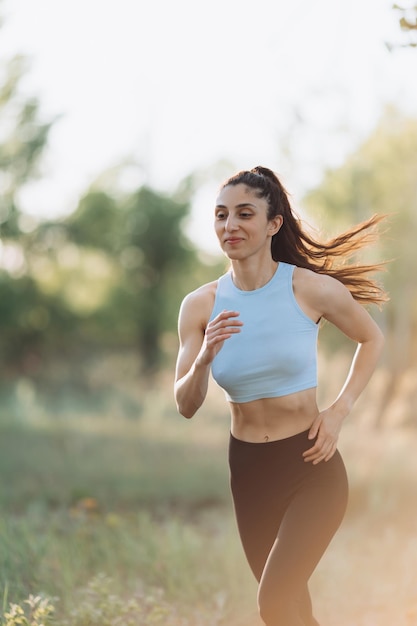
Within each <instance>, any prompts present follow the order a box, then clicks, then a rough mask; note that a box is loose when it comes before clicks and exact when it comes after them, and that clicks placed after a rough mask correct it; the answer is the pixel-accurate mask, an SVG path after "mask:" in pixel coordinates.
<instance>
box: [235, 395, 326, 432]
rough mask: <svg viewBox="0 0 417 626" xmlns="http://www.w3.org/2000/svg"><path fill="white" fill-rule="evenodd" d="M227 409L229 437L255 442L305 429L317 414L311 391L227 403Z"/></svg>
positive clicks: (314, 397) (314, 398)
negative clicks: (228, 409) (228, 406)
mask: <svg viewBox="0 0 417 626" xmlns="http://www.w3.org/2000/svg"><path fill="white" fill-rule="evenodd" d="M230 408H231V420H232V423H231V432H232V435H233V436H234V437H236V439H240V440H242V441H249V442H255V443H257V442H262V441H264V442H267V441H274V440H277V439H284V438H286V437H291V436H292V435H295V434H297V433H300V432H303V431H304V430H308V429H309V428H310V426H311V424H312V423H313V421H314V419H315V418H316V417H317V415H318V412H319V410H318V407H317V402H316V393H315V389H307V390H305V391H300V392H297V393H294V394H291V395H288V396H281V397H277V398H262V399H260V400H253V401H252V402H245V403H240V404H239V403H234V402H231V403H230Z"/></svg>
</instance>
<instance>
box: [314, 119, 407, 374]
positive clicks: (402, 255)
mask: <svg viewBox="0 0 417 626" xmlns="http://www.w3.org/2000/svg"><path fill="white" fill-rule="evenodd" d="M416 172H417V120H416V119H413V118H411V119H410V118H406V117H404V116H402V115H401V114H399V113H398V112H396V111H395V110H393V109H388V110H387V111H386V114H385V116H384V118H383V119H382V120H381V122H380V124H379V125H378V127H377V128H376V129H375V131H374V133H373V134H372V135H371V136H370V137H369V138H368V139H367V140H366V141H365V142H364V143H363V144H362V145H361V146H360V147H359V149H358V150H357V151H356V152H355V153H354V154H352V155H351V157H350V158H349V159H348V160H347V161H346V163H345V164H344V165H343V166H341V167H340V168H338V169H336V170H331V171H329V172H327V174H326V176H325V177H324V180H323V182H322V184H321V185H320V186H319V187H318V188H317V189H315V190H313V191H312V192H311V193H309V194H308V195H307V197H306V198H305V204H306V206H307V208H308V210H309V212H310V214H311V215H314V218H315V221H316V222H318V224H319V225H320V227H321V228H322V229H323V230H327V231H330V233H331V234H332V235H334V234H337V233H339V232H340V231H342V230H344V229H345V228H347V227H348V226H350V225H352V224H353V223H357V222H360V221H362V220H364V219H367V218H368V217H370V216H371V215H372V214H374V213H379V214H383V215H384V214H385V215H387V220H386V232H383V233H382V236H381V238H380V242H379V244H378V246H377V247H376V248H375V249H374V250H372V251H364V256H363V257H362V259H363V258H365V259H366V260H368V259H370V260H371V262H374V261H381V260H384V261H389V263H388V265H387V272H385V273H384V274H383V275H382V279H383V281H384V285H385V287H386V289H387V291H388V292H389V294H390V297H391V301H390V303H389V304H388V305H387V306H386V307H385V308H384V316H385V317H383V318H381V322H382V323H383V325H384V327H385V330H386V332H387V335H389V337H392V339H393V341H392V343H391V341H390V342H389V350H390V351H391V354H390V359H389V367H396V368H397V367H398V368H403V367H405V366H406V365H407V363H408V362H410V360H411V358H412V354H413V350H415V348H416V347H415V346H413V337H416V336H417V332H416V331H417V318H416V308H417V301H416V294H417V279H416V276H415V273H414V272H412V271H410V268H412V267H415V266H416V265H417V247H416V245H415V241H416V236H417V195H416ZM369 255H372V256H369Z"/></svg>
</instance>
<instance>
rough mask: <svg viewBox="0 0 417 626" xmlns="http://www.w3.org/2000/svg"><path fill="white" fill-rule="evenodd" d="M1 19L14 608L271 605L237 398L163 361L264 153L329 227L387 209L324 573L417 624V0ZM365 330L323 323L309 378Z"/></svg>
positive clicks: (0, 176)
mask: <svg viewBox="0 0 417 626" xmlns="http://www.w3.org/2000/svg"><path fill="white" fill-rule="evenodd" d="M0 20H1V25H0V55H1V57H0V328H1V333H0V372H1V377H0V469H1V475H2V477H3V481H2V482H3V484H2V487H1V489H0V494H1V495H0V508H1V513H0V548H1V550H0V554H1V556H0V586H1V589H0V595H1V596H2V598H3V614H2V615H3V618H2V619H3V623H4V624H7V626H11V625H12V624H14V623H16V624H17V623H18V622H14V621H12V620H13V619H15V618H14V617H13V615H11V616H10V614H9V617H7V611H8V610H9V609H8V607H9V603H10V602H14V603H23V602H24V598H25V597H27V596H28V594H30V593H33V594H41V595H40V596H39V598H43V595H42V594H45V595H46V597H49V598H51V597H56V600H54V603H55V605H56V606H55V614H57V615H58V616H59V622H58V623H61V624H77V625H82V624H85V625H86V626H87V625H91V624H104V621H103V619H104V618H103V615H101V616H100V615H99V617H97V615H98V613H97V611H98V608H97V607H98V606H99V605H100V606H101V605H103V606H105V607H106V608H105V613H106V615H107V616H108V620H109V621H108V622H106V623H108V624H112V625H114V626H116V624H119V623H126V624H127V623H131V624H136V625H139V624H140V625H144V624H148V623H149V624H151V623H158V620H159V623H161V624H168V625H169V624H176V625H179V624H184V625H190V626H198V625H199V624H200V625H201V626H215V625H216V624H223V623H228V624H242V625H244V626H247V625H248V624H249V623H250V624H251V625H253V624H255V623H257V622H256V618H255V617H254V614H255V611H254V607H255V606H256V601H255V598H256V590H255V589H254V587H253V581H252V580H251V578H250V576H249V574H247V575H246V573H245V572H246V565H245V564H244V562H243V557H242V555H241V551H240V547H239V545H238V543H237V538H236V531H235V528H234V522H233V515H232V511H231V509H230V501H229V493H228V484H227V483H228V478H227V467H226V452H227V451H226V447H227V434H228V416H227V407H226V406H225V402H224V400H223V396H222V393H221V392H220V391H219V389H218V388H217V387H215V386H214V385H211V387H210V391H209V397H208V400H207V403H206V405H205V406H204V408H203V409H202V410H201V411H200V414H199V416H197V417H196V418H195V419H194V420H193V421H192V422H187V421H185V420H183V419H182V418H180V417H179V416H178V415H177V414H176V411H175V405H174V401H173V395H172V384H173V369H174V363H175V357H176V350H177V334H176V323H177V316H178V309H179V306H180V303H181V300H182V298H183V297H184V296H185V295H186V293H188V292H189V291H191V290H192V289H194V288H196V287H197V286H199V285H200V284H202V283H203V282H206V281H209V280H213V279H214V278H216V277H217V276H218V275H220V274H221V273H223V272H224V271H225V268H226V264H225V259H224V258H223V257H222V256H221V255H220V253H219V250H218V248H217V246H216V242H215V239H214V235H213V233H212V215H213V205H214V200H215V197H216V192H217V189H218V187H219V185H220V184H221V182H222V180H223V179H224V178H226V177H228V176H230V175H231V174H233V173H234V172H235V171H237V170H239V169H250V168H252V167H254V166H255V165H264V166H266V167H269V168H271V169H273V170H274V171H276V172H277V173H278V175H279V176H280V177H281V179H282V181H283V183H284V185H285V186H286V188H287V189H288V191H289V192H290V194H291V196H292V200H293V206H294V208H295V209H296V211H297V212H298V213H299V214H300V215H301V216H302V218H303V219H305V220H306V222H308V223H309V224H312V225H313V226H314V227H315V228H317V229H318V231H319V232H320V233H321V236H322V237H323V238H324V239H326V238H329V237H331V236H333V235H335V234H337V233H338V232H340V231H342V230H343V229H346V228H348V227H349V226H350V225H352V224H354V223H357V222H359V221H362V220H365V219H367V218H369V217H370V216H371V215H372V214H374V213H382V214H385V215H386V216H387V218H386V221H385V223H384V227H383V231H384V232H383V233H382V234H381V238H380V240H379V242H378V243H377V244H376V245H375V246H373V247H372V249H369V250H367V251H364V254H363V255H362V257H361V260H367V261H372V262H374V261H377V262H378V261H383V260H387V261H389V263H388V264H387V266H386V271H385V272H383V273H382V274H381V282H382V283H383V285H384V287H385V288H386V289H387V291H388V292H389V295H390V301H389V302H388V303H387V304H386V305H385V306H384V307H383V308H382V309H380V310H379V309H378V308H376V307H374V308H371V313H372V314H373V315H374V316H375V318H376V319H377V321H378V323H379V324H380V325H381V327H382V328H383V330H384V332H385V335H386V339H387V341H386V349H385V353H384V356H383V359H382V360H381V363H380V366H379V368H378V371H377V372H376V374H375V376H374V378H373V380H372V382H371V384H370V385H369V388H368V389H367V390H366V392H365V393H364V395H363V397H362V398H361V399H360V401H359V402H358V404H357V406H356V408H355V410H354V412H353V415H352V417H351V419H350V421H349V424H347V426H346V430H345V432H344V433H343V435H342V441H341V448H343V450H344V453H345V457H346V459H347V465H348V470H349V471H350V476H351V487H352V496H351V504H350V509H349V511H348V519H347V523H346V526H345V530H343V531H341V538H340V539H339V540H335V541H336V543H335V547H334V548H333V549H332V551H331V552H330V555H329V556H326V558H325V560H324V564H323V565H321V569H320V570H319V572H318V574H317V576H316V578H315V582H314V584H315V585H316V587H317V590H318V591H319V592H320V594H319V595H320V597H321V604H319V606H318V612H319V617H321V618H322V619H323V621H324V622H325V620H326V619H328V620H329V623H337V624H338V625H339V626H348V625H349V626H351V625H352V624H355V626H357V625H360V624H363V625H368V626H371V625H374V624H380V625H384V624H390V626H392V624H393V623H395V624H396V625H397V626H401V624H405V625H409V624H417V598H416V597H415V591H414V588H413V584H412V572H413V561H414V562H415V559H416V558H417V544H416V542H415V538H414V537H415V531H416V530H417V511H416V505H415V491H414V490H415V473H414V472H415V470H416V467H415V465H416V462H415V443H416V440H417V437H416V432H417V430H416V424H417V422H416V413H415V406H416V401H417V363H416V351H417V341H416V340H417V335H416V324H417V299H416V290H417V276H416V272H415V268H416V267H417V246H416V241H417V85H416V80H415V76H416V67H417V50H416V46H417V7H416V6H415V4H414V3H413V2H411V3H410V2H404V3H403V4H401V6H398V5H394V6H393V5H392V2H385V0H337V1H334V0H332V1H331V0H318V1H317V2H314V3H311V2H307V0H296V1H294V2H291V3H290V2H284V1H281V0H278V1H275V2H273V1H272V0H258V2H257V3H256V4H254V3H250V2H247V1H246V0H242V1H240V2H237V0H222V2H220V0H212V2H211V3H210V4H209V5H207V4H205V5H200V4H199V3H196V2H191V1H190V0H178V1H177V2H176V3H171V2H168V1H167V0H156V1H155V2H153V3H145V2H142V1H138V2H130V1H129V0H119V1H118V2H114V0H104V1H103V0H101V2H99V1H98V0H72V2H71V3H69V2H59V3H57V2H54V1H53V0H39V1H38V2H36V3H34V2H33V1H32V0H1V2H0ZM352 350H353V346H351V345H350V343H349V342H348V341H347V340H345V339H344V338H343V337H340V336H339V335H338V334H337V333H335V332H334V331H332V329H331V327H330V326H328V325H325V326H324V328H323V330H322V334H321V340H320V402H321V403H323V404H325V403H326V402H327V401H330V400H331V398H333V397H334V394H335V393H337V392H338V389H339V388H340V385H341V384H342V382H343V380H344V377H345V376H346V371H347V368H348V366H349V359H350V358H351V357H352ZM337 541H338V543H337ZM209 542H210V543H209ZM207 545H211V546H212V550H211V552H210V558H208V557H207V554H206V547H207ZM353 545H356V546H358V545H359V548H358V547H357V548H356V549H355V551H356V557H355V556H352V554H351V551H352V546H353ZM381 546H382V547H381ZM355 559H357V560H355ZM350 560H351V561H350ZM203 561H204V562H205V566H204V567H202V562H203ZM388 564H389V565H388ZM342 565H343V566H342ZM219 570H220V572H219ZM358 571H363V580H362V579H361V580H360V581H358V580H357V579H356V578H355V572H356V576H357V572H358ZM185 581H186V583H185ZM329 583H330V584H329ZM340 585H342V586H345V587H348V588H349V589H350V591H351V594H350V595H351V596H352V595H353V596H354V597H355V601H354V602H352V603H348V602H347V600H346V598H345V599H341V598H340V597H337V596H338V594H337V593H336V590H337V588H338V587H339V586H340ZM388 592H389V593H388ZM332 594H333V595H332ZM387 597H390V598H392V599H391V600H389V601H388V600H387ZM39 598H38V600H37V602H38V604H36V603H35V606H32V607H31V605H30V604H26V605H24V604H21V606H22V607H24V608H23V609H22V610H24V611H26V612H28V611H29V612H30V611H32V614H33V615H32V619H33V620H35V619H38V617H39V616H38V617H36V616H35V617H34V615H35V612H36V611H37V610H38V612H39V611H41V608H42V607H40V606H39V603H40V602H41V600H40V599H39ZM100 603H101V604H100ZM19 606H20V605H19ZM47 606H49V605H47ZM132 607H133V608H132ZM42 610H43V611H44V612H45V611H46V608H45V607H43V609H42ZM51 610H52V609H51ZM39 615H40V613H39ZM16 619H17V618H16ZM40 619H41V617H39V620H40ZM42 619H46V617H45V615H44V616H43V618H42ZM7 620H9V621H7ZM94 620H96V621H94ZM118 620H119V621H118ZM120 620H121V621H120ZM123 620H124V621H123ZM128 620H131V621H128ZM152 620H153V621H152ZM324 622H323V623H324ZM33 623H34V624H35V626H36V625H37V624H38V622H36V621H34V622H33ZM40 623H41V622H39V624H40Z"/></svg>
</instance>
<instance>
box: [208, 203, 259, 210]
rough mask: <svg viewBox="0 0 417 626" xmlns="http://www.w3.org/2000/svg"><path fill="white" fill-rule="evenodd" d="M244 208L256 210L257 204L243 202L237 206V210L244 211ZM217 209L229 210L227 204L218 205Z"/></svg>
mask: <svg viewBox="0 0 417 626" xmlns="http://www.w3.org/2000/svg"><path fill="white" fill-rule="evenodd" d="M244 207H252V208H253V209H256V208H257V207H256V204H252V203H251V202H241V203H240V204H237V205H236V206H235V209H243V208H244ZM216 209H227V206H226V205H225V204H216Z"/></svg>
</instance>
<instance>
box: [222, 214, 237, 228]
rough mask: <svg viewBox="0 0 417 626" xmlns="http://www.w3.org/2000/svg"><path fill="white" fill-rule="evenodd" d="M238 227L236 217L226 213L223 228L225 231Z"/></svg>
mask: <svg viewBox="0 0 417 626" xmlns="http://www.w3.org/2000/svg"><path fill="white" fill-rule="evenodd" d="M236 228H238V226H237V222H236V219H235V217H234V216H233V215H228V216H227V219H226V223H225V229H226V230H227V231H229V232H230V231H232V230H236Z"/></svg>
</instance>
